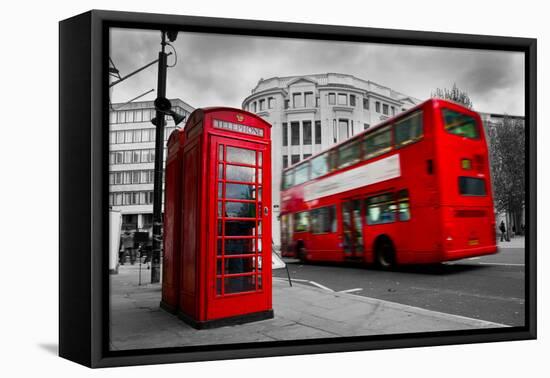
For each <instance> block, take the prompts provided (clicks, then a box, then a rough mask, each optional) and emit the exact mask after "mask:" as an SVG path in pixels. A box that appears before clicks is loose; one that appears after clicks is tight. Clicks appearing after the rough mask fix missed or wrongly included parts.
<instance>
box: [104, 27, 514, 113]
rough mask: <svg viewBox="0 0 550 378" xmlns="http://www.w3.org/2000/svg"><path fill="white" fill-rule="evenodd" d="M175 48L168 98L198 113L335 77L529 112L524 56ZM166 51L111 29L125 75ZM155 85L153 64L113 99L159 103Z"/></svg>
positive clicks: (228, 45)
mask: <svg viewBox="0 0 550 378" xmlns="http://www.w3.org/2000/svg"><path fill="white" fill-rule="evenodd" d="M173 45H174V47H175V49H176V50H177V64H176V66H175V67H172V68H169V69H168V84H167V97H168V98H180V99H182V100H183V101H185V102H187V103H188V104H189V105H191V106H193V107H195V108H198V107H205V106H218V105H224V106H232V107H237V108H240V107H241V104H242V100H243V99H244V98H245V97H246V96H248V95H250V93H251V90H252V89H253V88H254V87H255V86H256V84H257V83H258V80H259V79H260V78H264V79H267V78H270V77H274V76H293V75H307V74H316V73H327V72H336V73H343V74H350V75H354V76H356V77H358V78H361V79H365V80H371V81H374V82H376V83H378V84H381V85H384V86H387V87H390V88H392V89H394V90H397V91H399V92H402V93H404V94H407V95H410V96H413V97H416V98H419V99H421V100H424V99H427V98H429V97H430V94H431V93H432V91H434V90H435V89H436V88H451V87H452V85H453V83H456V84H457V86H458V87H459V88H460V89H462V90H464V91H466V92H467V93H468V95H469V96H470V99H471V100H472V102H473V104H474V109H475V110H477V111H481V112H491V113H507V114H512V115H524V101H525V99H524V86H525V80H524V64H525V63H524V55H523V53H516V52H495V51H489V50H467V49H451V48H431V47H410V46H400V45H382V44H367V43H350V42H333V41H312V40H300V39H283V38H264V37H261V38H260V37H242V36H224V35H219V34H203V33H182V32H180V33H179V34H178V38H177V40H176V41H175V42H174V43H173ZM159 49H160V32H158V31H143V30H131V29H111V45H110V57H111V58H112V60H113V62H114V63H115V65H116V67H117V68H118V69H119V70H120V73H121V75H122V76H124V75H126V74H128V73H130V72H132V71H133V70H135V69H137V68H139V67H141V66H143V65H145V64H147V63H149V62H150V61H152V60H154V59H156V58H157V57H158V51H159ZM167 51H171V50H170V48H169V47H168V48H167ZM174 62H175V57H174V55H172V56H170V57H168V64H170V65H171V64H174ZM156 82H157V65H153V66H151V67H149V68H147V69H146V70H144V71H142V72H140V73H139V74H137V75H136V76H133V77H132V78H129V79H128V80H126V81H124V82H122V83H120V84H118V85H116V86H114V87H113V89H112V90H111V101H112V102H126V101H128V100H130V99H131V98H133V97H136V96H138V95H139V94H141V93H143V92H146V91H148V90H150V89H155V92H153V93H150V94H149V95H147V96H146V97H143V98H142V99H141V100H153V99H154V98H155V97H156V89H157V84H156Z"/></svg>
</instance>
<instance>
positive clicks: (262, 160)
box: [163, 107, 273, 328]
mask: <svg viewBox="0 0 550 378" xmlns="http://www.w3.org/2000/svg"><path fill="white" fill-rule="evenodd" d="M270 132H271V126H270V125H269V124H268V123H267V122H265V121H264V120H263V119H261V118H260V117H258V116H256V115H254V114H252V113H248V112H246V111H243V110H238V109H231V108H221V107H220V108H205V109H197V110H195V111H194V112H193V113H192V114H191V116H190V117H189V119H188V121H187V124H186V126H185V129H184V134H185V136H184V143H183V151H182V156H181V169H182V174H181V194H182V200H181V209H180V211H181V218H180V220H181V237H180V247H179V248H180V252H181V255H180V266H181V272H180V280H179V303H178V305H179V309H178V315H179V316H180V318H182V319H183V320H185V321H186V322H188V323H189V324H191V325H192V326H194V327H196V328H208V327H215V326H220V325H226V324H232V323H243V322H247V321H254V320H260V319H266V318H271V317H273V310H272V296H271V135H270ZM167 175H168V172H167ZM169 183H170V181H167V185H170V184H169ZM170 190H172V188H169V187H168V186H167V188H166V193H169V192H170ZM170 203H171V202H169V201H167V202H166V205H167V206H169V204H170ZM168 211H169V210H168V209H166V212H168ZM163 290H164V288H163Z"/></svg>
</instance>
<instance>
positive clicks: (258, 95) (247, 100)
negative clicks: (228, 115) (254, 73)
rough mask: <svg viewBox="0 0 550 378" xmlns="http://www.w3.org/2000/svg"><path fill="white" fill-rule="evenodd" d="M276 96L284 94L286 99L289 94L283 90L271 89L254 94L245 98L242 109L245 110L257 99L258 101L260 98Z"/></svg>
mask: <svg viewBox="0 0 550 378" xmlns="http://www.w3.org/2000/svg"><path fill="white" fill-rule="evenodd" d="M274 94H282V95H283V97H286V96H287V95H288V92H287V91H286V90H285V89H283V88H269V89H266V90H265V91H261V92H256V93H252V94H250V95H248V96H246V97H245V98H244V100H243V102H242V104H241V107H242V108H244V107H245V104H247V103H249V102H250V101H253V100H255V99H258V98H260V97H265V96H268V95H274Z"/></svg>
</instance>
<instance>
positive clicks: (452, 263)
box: [443, 259, 525, 266]
mask: <svg viewBox="0 0 550 378" xmlns="http://www.w3.org/2000/svg"><path fill="white" fill-rule="evenodd" d="M467 260H470V259H467ZM443 264H445V265H456V264H464V262H460V261H446V262H444V263H443ZM476 264H477V265H489V266H490V265H493V266H525V264H512V263H492V262H476Z"/></svg>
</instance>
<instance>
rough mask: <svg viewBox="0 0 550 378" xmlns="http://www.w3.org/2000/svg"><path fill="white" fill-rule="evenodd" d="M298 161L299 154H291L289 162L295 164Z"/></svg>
mask: <svg viewBox="0 0 550 378" xmlns="http://www.w3.org/2000/svg"><path fill="white" fill-rule="evenodd" d="M299 161H300V155H291V156H290V164H293V165H294V164H296V163H298V162H299Z"/></svg>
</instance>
